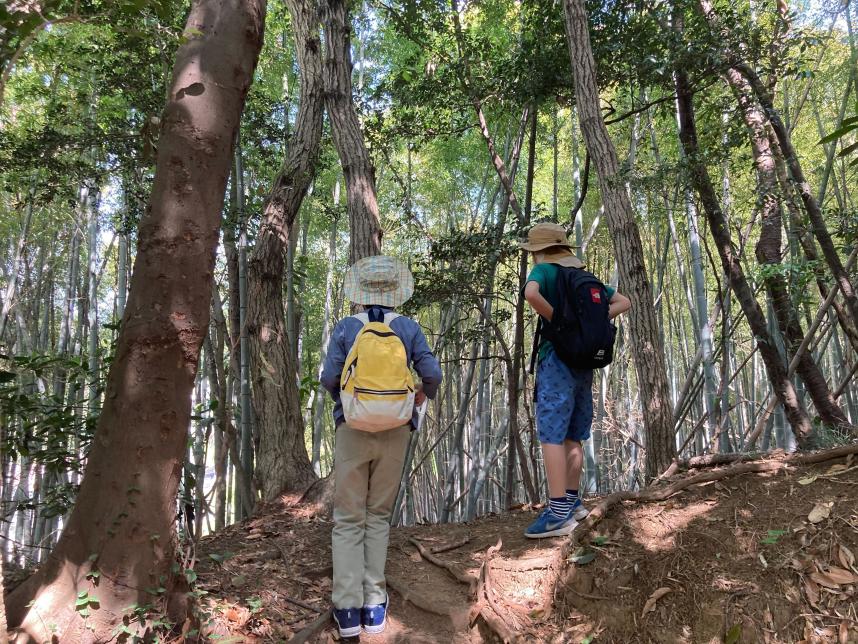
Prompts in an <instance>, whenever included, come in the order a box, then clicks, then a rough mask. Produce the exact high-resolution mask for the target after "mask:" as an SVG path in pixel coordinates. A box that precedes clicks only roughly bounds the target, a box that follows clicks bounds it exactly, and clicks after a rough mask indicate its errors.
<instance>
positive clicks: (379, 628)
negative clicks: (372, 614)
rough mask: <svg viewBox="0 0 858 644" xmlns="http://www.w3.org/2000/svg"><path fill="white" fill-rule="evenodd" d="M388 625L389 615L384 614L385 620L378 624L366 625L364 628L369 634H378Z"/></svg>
mask: <svg viewBox="0 0 858 644" xmlns="http://www.w3.org/2000/svg"><path fill="white" fill-rule="evenodd" d="M386 626H387V615H385V616H384V621H383V622H382V623H381V624H380V625H378V626H364V627H363V630H365V631H366V632H367V634H369V635H378V634H379V633H381V632H382V631H383V630H384V629H385V627H386Z"/></svg>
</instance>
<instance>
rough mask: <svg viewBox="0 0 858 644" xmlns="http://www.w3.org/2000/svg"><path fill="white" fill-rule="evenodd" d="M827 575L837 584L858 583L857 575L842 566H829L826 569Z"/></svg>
mask: <svg viewBox="0 0 858 644" xmlns="http://www.w3.org/2000/svg"><path fill="white" fill-rule="evenodd" d="M828 576H829V577H831V578H832V579H833V580H834V581H836V582H837V583H838V584H844V585H845V584H854V583H858V575H856V574H855V573H854V572H852V571H850V570H845V569H844V568H837V567H836V566H831V567H830V568H829V569H828Z"/></svg>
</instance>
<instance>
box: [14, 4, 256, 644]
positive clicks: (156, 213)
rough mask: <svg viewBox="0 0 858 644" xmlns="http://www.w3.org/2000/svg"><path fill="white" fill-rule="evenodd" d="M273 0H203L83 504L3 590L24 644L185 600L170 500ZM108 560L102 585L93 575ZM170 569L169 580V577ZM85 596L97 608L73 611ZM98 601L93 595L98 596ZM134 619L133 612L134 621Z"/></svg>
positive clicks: (177, 74)
mask: <svg viewBox="0 0 858 644" xmlns="http://www.w3.org/2000/svg"><path fill="white" fill-rule="evenodd" d="M264 21H265V3H264V2H263V1H262V0H243V1H239V0H232V1H221V2H212V1H209V0H206V1H200V2H196V3H194V5H193V6H192V8H191V12H190V15H189V17H188V21H187V31H188V32H190V31H193V32H194V33H197V34H198V36H195V37H194V38H192V39H190V40H189V41H188V42H186V43H184V44H183V45H181V46H180V47H179V50H178V52H177V54H176V62H175V67H174V73H173V81H172V85H171V89H170V100H169V101H168V103H167V106H166V108H165V110H164V113H163V119H162V130H161V138H160V141H159V146H158V162H157V166H156V176H155V183H154V186H153V188H152V196H151V201H150V205H149V209H148V212H147V214H146V217H145V218H144V220H143V221H142V222H141V225H140V233H139V240H140V241H139V248H138V253H137V260H136V262H135V267H136V270H135V271H134V274H133V277H132V280H131V293H130V296H129V301H128V306H127V308H126V312H125V317H124V319H123V323H122V327H121V330H120V333H119V339H118V343H117V349H116V357H115V360H114V362H113V364H112V366H111V369H110V374H109V376H108V381H107V389H106V392H105V403H104V408H103V410H102V412H101V415H100V417H99V422H98V427H97V429H96V434H95V438H94V439H93V443H92V450H91V452H90V454H89V462H88V465H87V469H86V474H85V476H84V479H83V482H82V484H81V488H80V492H79V494H78V497H77V503H76V504H75V507H74V510H73V511H72V513H71V516H70V517H69V521H68V523H67V524H66V528H65V531H64V532H63V535H62V537H61V538H60V541H59V543H58V544H57V547H56V549H55V550H54V551H53V552H52V553H51V556H50V558H49V559H48V561H47V563H46V564H45V565H43V566H42V568H41V569H40V570H39V571H38V572H37V573H36V574H35V575H33V576H32V577H30V579H28V580H27V581H26V582H25V583H24V584H22V585H21V586H19V587H18V588H17V589H16V590H15V591H14V592H13V593H12V594H11V595H10V596H9V598H8V603H7V606H8V608H9V615H8V616H9V622H10V624H12V625H16V626H17V625H20V631H19V632H20V633H21V639H22V640H23V641H28V642H42V641H46V640H47V641H50V640H51V638H52V637H55V638H58V639H59V640H60V641H63V642H84V643H85V642H96V641H98V642H104V641H109V640H111V639H113V638H114V637H115V630H114V629H115V628H116V626H117V624H121V623H122V619H123V617H124V616H126V615H127V613H128V612H129V609H128V607H129V606H130V605H132V604H138V605H144V604H149V603H151V602H152V601H153V597H152V595H150V594H148V593H147V592H146V591H145V589H147V588H158V587H159V586H162V587H164V588H166V593H164V594H163V595H161V596H159V599H160V600H161V601H159V602H157V604H158V608H160V609H164V608H166V609H167V612H168V613H169V614H170V615H171V616H172V619H174V620H183V619H184V617H185V615H186V612H187V606H186V602H187V598H186V594H185V591H186V590H187V586H186V584H185V583H184V576H182V575H175V574H174V573H173V572H172V570H171V568H172V566H173V564H174V562H175V560H176V559H175V530H174V517H175V499H176V492H177V490H178V485H179V480H180V477H181V472H182V459H183V456H184V452H185V447H186V445H187V428H188V423H189V421H190V413H191V407H190V405H191V390H192V388H193V385H194V376H195V374H196V370H197V361H198V358H199V351H200V345H201V344H202V340H203V337H204V335H205V329H206V328H207V326H208V323H209V306H210V302H211V288H212V276H213V270H214V262H215V249H216V247H217V243H218V234H219V227H220V214H221V208H222V205H223V194H224V188H225V187H226V182H227V178H228V176H229V165H230V151H231V148H232V143H233V140H234V138H235V132H236V130H237V128H238V124H239V119H240V115H241V111H242V108H243V105H244V99H245V96H246V94H247V90H248V89H249V87H250V84H251V81H252V78H253V70H254V68H255V66H256V61H257V57H258V55H259V50H260V48H261V46H262V32H263V27H264ZM94 570H98V571H99V572H100V577H99V579H98V585H97V586H96V585H95V584H93V583H92V581H90V579H88V577H87V576H88V575H89V574H90V573H91V572H92V571H94ZM161 578H163V579H164V580H165V583H163V584H161V583H160V580H161ZM80 593H83V597H90V598H92V601H91V603H90V605H89V609H90V616H89V617H88V618H87V619H84V618H83V617H82V616H81V614H80V612H79V610H75V604H76V601H77V602H78V608H79V607H80V604H79V601H80V598H81V595H80ZM96 599H97V601H95V600H96ZM132 623H133V622H132Z"/></svg>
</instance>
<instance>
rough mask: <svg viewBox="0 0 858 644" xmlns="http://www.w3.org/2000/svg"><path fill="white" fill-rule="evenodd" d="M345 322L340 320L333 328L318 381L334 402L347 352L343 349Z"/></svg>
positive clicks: (337, 396) (337, 395)
mask: <svg viewBox="0 0 858 644" xmlns="http://www.w3.org/2000/svg"><path fill="white" fill-rule="evenodd" d="M344 321H345V320H340V322H339V323H337V326H335V327H334V330H333V332H332V333H331V340H330V342H329V343H328V353H327V355H326V356H325V364H324V366H323V367H322V375H321V378H319V380H320V381H321V383H322V386H323V387H324V388H325V389H327V390H328V393H330V394H331V397H332V398H333V399H334V400H338V399H339V395H340V374H342V371H343V366H345V363H346V355H347V353H348V352H347V351H346V348H345V341H344V333H345V324H343V322H344Z"/></svg>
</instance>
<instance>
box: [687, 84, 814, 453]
mask: <svg viewBox="0 0 858 644" xmlns="http://www.w3.org/2000/svg"><path fill="white" fill-rule="evenodd" d="M675 77H676V91H677V105H678V106H679V124H680V129H679V138H680V140H681V142H682V147H683V149H684V150H685V156H686V160H687V163H688V169H689V171H690V175H691V181H692V184H693V185H694V189H695V190H696V191H697V193H698V194H699V195H700V201H701V202H702V204H703V209H704V211H705V212H706V218H707V220H708V221H709V229H710V230H711V232H712V237H713V239H714V240H715V245H716V246H717V247H718V254H719V256H720V257H721V265H722V267H723V269H724V273H725V274H726V275H727V277H728V279H729V280H730V287H731V288H732V289H733V292H734V293H735V294H736V298H737V299H738V300H739V303H740V304H741V306H742V310H743V311H744V313H745V317H746V318H747V320H748V324H749V326H750V327H751V331H752V332H753V334H754V338H755V340H756V342H757V347H758V348H759V350H760V355H762V357H763V361H764V362H765V365H766V370H767V372H768V375H769V380H770V381H771V383H772V387H773V388H774V390H775V395H776V396H777V398H778V400H779V401H780V403H781V404H782V405H783V408H784V411H785V412H786V415H787V418H788V419H789V422H790V424H791V425H792V429H793V432H794V433H795V436H796V440H797V441H798V443H799V445H801V446H807V445H808V443H809V441H810V439H811V437H812V433H813V426H812V425H811V423H810V419H809V418H808V416H807V412H806V411H805V410H804V408H803V407H802V406H801V403H800V401H799V399H798V396H797V395H796V391H795V387H793V384H792V381H791V380H790V378H789V375H788V374H787V369H786V365H785V364H784V361H783V359H782V358H781V355H780V353H778V349H777V347H776V346H775V343H774V339H773V338H772V337H771V335H770V333H769V330H768V326H767V324H766V318H765V316H764V315H763V310H762V309H761V308H760V305H759V303H758V302H757V300H756V299H755V298H754V294H753V292H752V290H751V287H750V285H749V284H748V280H747V279H746V278H745V274H744V272H743V271H742V266H741V264H740V263H739V256H738V255H737V254H736V252H735V251H734V249H733V241H732V239H731V235H730V227H729V223H728V221H727V217H726V216H725V215H724V212H723V210H721V205H720V203H719V202H718V197H717V195H716V193H715V188H714V186H713V185H712V180H711V178H710V177H709V172H708V170H707V169H706V166H705V165H704V163H703V161H702V159H701V158H700V149H699V145H698V142H697V126H696V124H695V121H694V106H693V104H692V98H691V90H690V87H689V84H688V78H687V77H686V75H685V73H684V72H683V71H682V70H677V71H676V72H675Z"/></svg>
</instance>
